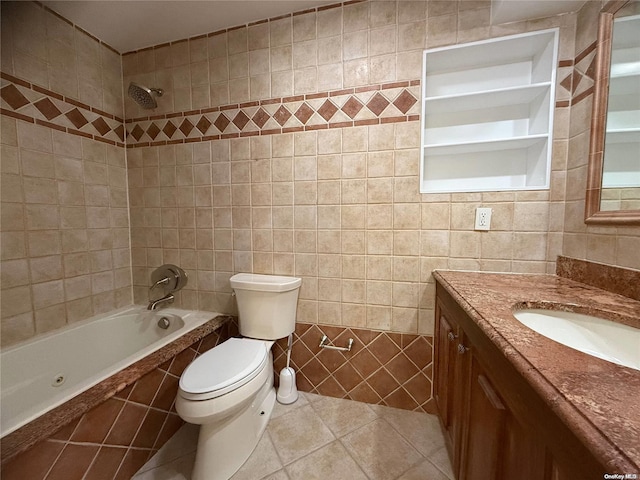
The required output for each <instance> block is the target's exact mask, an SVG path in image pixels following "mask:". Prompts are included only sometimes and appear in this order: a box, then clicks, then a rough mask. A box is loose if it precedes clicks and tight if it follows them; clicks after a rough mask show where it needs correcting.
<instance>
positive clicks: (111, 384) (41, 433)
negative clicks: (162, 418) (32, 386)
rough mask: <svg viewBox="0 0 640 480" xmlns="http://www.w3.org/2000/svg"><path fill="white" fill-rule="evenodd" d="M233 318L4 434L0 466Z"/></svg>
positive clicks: (220, 318) (197, 331) (187, 337)
mask: <svg viewBox="0 0 640 480" xmlns="http://www.w3.org/2000/svg"><path fill="white" fill-rule="evenodd" d="M233 319H234V317H232V316H229V315H217V316H216V317H214V318H212V319H211V320H209V321H208V322H207V323H205V324H203V325H201V326H199V327H197V328H195V329H193V330H191V331H190V332H187V333H185V334H184V335H182V336H181V337H180V338H178V339H176V340H174V341H173V342H172V343H170V344H168V345H165V346H163V347H161V348H160V349H158V350H156V351H155V352H153V353H151V354H149V355H147V356H146V357H145V358H143V359H141V360H139V361H137V362H135V363H133V364H132V365H129V366H128V367H126V368H124V369H122V370H120V371H119V372H117V373H116V374H114V375H112V376H111V377H109V378H108V379H106V380H104V381H103V382H100V383H98V384H97V385H95V386H93V387H91V388H90V389H88V390H86V391H84V392H82V393H81V394H80V395H77V396H76V397H74V398H72V399H71V400H69V401H68V402H66V403H64V404H63V405H60V406H59V407H56V408H54V409H53V410H51V411H49V412H47V413H45V414H44V415H42V416H41V417H38V418H37V419H35V420H33V421H32V422H30V423H28V424H27V425H24V426H23V427H21V428H19V429H17V430H16V431H14V432H12V433H10V434H8V435H7V436H5V437H4V438H2V440H1V441H0V450H1V452H2V462H1V463H2V465H5V464H7V463H8V462H10V461H11V460H12V459H13V458H15V457H16V455H18V454H20V453H22V452H24V451H26V450H28V449H29V448H30V447H32V446H33V445H35V444H36V443H38V442H39V441H41V440H45V439H47V438H49V437H50V436H51V435H53V434H54V433H55V432H57V431H58V430H59V429H61V428H62V427H64V426H65V425H67V424H69V423H70V422H72V421H73V420H75V419H77V418H79V417H80V416H81V415H83V414H84V413H86V412H88V411H89V410H91V409H92V408H93V407H95V406H97V405H99V404H100V403H102V402H104V401H105V400H107V399H109V398H111V397H113V396H115V395H117V394H118V393H119V392H121V391H122V390H124V389H125V388H127V387H128V386H129V385H131V384H133V383H134V382H135V381H136V380H138V379H139V378H141V377H142V376H143V375H145V374H146V373H148V372H150V371H151V370H153V369H154V368H156V367H158V366H160V365H162V364H163V363H164V362H166V361H167V360H170V359H171V358H173V357H174V356H175V355H177V354H179V353H180V352H182V351H183V350H185V349H186V348H188V347H189V346H191V345H192V344H193V343H195V342H197V341H199V340H201V339H203V338H204V337H206V336H207V335H209V334H210V333H213V332H215V331H216V330H218V329H219V328H221V327H223V326H224V325H226V324H228V323H229V322H230V321H232V320H233Z"/></svg>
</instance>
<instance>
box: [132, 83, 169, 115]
mask: <svg viewBox="0 0 640 480" xmlns="http://www.w3.org/2000/svg"><path fill="white" fill-rule="evenodd" d="M162 93H163V92H162V89H160V88H147V87H144V86H142V85H138V84H137V83H133V82H131V83H130V84H129V96H130V97H131V98H133V99H134V100H135V102H136V103H137V104H138V105H140V106H141V107H142V108H145V109H147V110H150V109H152V108H156V107H157V106H158V104H157V103H156V99H155V97H161V96H162Z"/></svg>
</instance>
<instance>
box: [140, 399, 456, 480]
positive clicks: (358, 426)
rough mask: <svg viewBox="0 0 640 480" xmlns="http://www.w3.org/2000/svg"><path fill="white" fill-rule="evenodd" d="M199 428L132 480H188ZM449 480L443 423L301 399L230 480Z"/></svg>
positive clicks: (188, 430)
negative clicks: (344, 479) (441, 427)
mask: <svg viewBox="0 0 640 480" xmlns="http://www.w3.org/2000/svg"><path fill="white" fill-rule="evenodd" d="M197 436H198V427H197V426H195V425H189V424H187V425H185V426H184V427H182V428H181V429H180V430H179V431H178V433H176V435H174V437H172V439H171V440H169V442H167V444H166V445H165V446H164V447H162V449H161V450H160V451H158V453H157V454H156V455H155V456H154V457H153V458H151V460H149V462H147V463H146V464H145V465H144V466H143V467H142V468H141V469H140V470H139V471H138V473H137V474H136V475H135V476H134V477H133V479H134V480H189V479H190V478H191V469H192V467H193V461H194V458H195V447H196V442H197ZM334 478H348V479H351V480H367V479H370V480H452V479H453V478H454V477H453V472H452V469H451V464H450V463H449V458H448V456H447V451H446V448H445V446H444V439H443V437H442V433H441V431H440V426H439V424H438V419H437V417H436V416H434V415H429V414H427V413H419V412H411V411H408V410H400V409H397V408H391V407H385V406H380V405H369V404H366V403H361V402H355V401H352V400H343V399H337V398H331V397H324V396H320V395H315V394H312V393H302V392H301V393H300V398H299V399H298V401H297V402H295V403H294V404H292V405H280V404H279V403H276V406H275V408H274V411H273V414H272V416H271V420H270V421H269V425H268V426H267V430H266V431H265V433H264V435H263V436H262V439H261V440H260V442H259V443H258V446H257V447H256V449H255V450H254V452H253V453H252V455H251V457H249V459H248V460H247V462H246V463H245V464H244V465H243V466H242V467H241V468H240V470H239V471H238V472H237V473H236V474H235V475H234V476H233V477H232V479H231V480H298V479H299V480H314V479H318V480H320V479H322V480H331V479H334Z"/></svg>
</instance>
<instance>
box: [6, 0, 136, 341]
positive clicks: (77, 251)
mask: <svg viewBox="0 0 640 480" xmlns="http://www.w3.org/2000/svg"><path fill="white" fill-rule="evenodd" d="M1 32H2V41H1V44H2V55H1V62H2V66H1V70H2V72H1V74H0V78H1V81H0V103H1V104H0V108H1V113H2V125H1V128H0V131H1V144H2V151H1V155H2V198H1V200H2V206H1V210H2V220H1V228H2V239H1V242H0V248H1V252H2V254H1V259H2V265H1V266H0V268H1V270H2V283H1V287H2V300H3V301H2V321H1V332H2V346H3V347H4V346H8V345H12V344H15V343H17V342H20V341H22V340H25V339H27V338H30V337H33V336H35V335H38V334H41V333H45V332H49V331H52V330H55V329H57V328H62V327H64V326H66V325H68V324H71V323H73V322H76V321H79V320H84V319H87V318H90V317H93V316H94V315H98V314H102V313H104V312H107V311H111V310H114V309H116V308H120V307H123V306H126V305H130V304H131V303H132V291H131V250H130V237H131V235H130V229H129V209H128V199H127V197H128V194H127V169H126V151H125V149H124V148H123V146H124V125H123V117H124V111H123V101H122V98H123V96H122V60H121V56H120V55H119V53H118V52H116V51H114V50H113V49H111V48H110V47H109V46H108V45H105V44H104V43H103V42H101V41H100V40H98V39H96V38H94V37H92V36H90V35H88V34H87V33H86V32H85V31H83V30H82V29H79V28H78V27H76V26H74V25H73V24H71V23H70V22H69V21H67V20H65V19H63V18H61V17H60V16H58V15H56V14H54V13H53V12H51V11H50V10H49V9H47V8H46V7H44V6H43V5H42V4H41V3H37V2H3V3H2V29H1Z"/></svg>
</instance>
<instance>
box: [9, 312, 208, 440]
mask: <svg viewBox="0 0 640 480" xmlns="http://www.w3.org/2000/svg"><path fill="white" fill-rule="evenodd" d="M217 315H218V314H216V313H211V312H200V311H188V310H180V309H175V308H168V309H163V310H157V311H154V312H150V311H148V310H146V309H145V307H141V306H133V307H131V306H130V307H125V308H121V309H118V310H115V311H112V312H109V313H107V314H104V315H99V316H96V317H93V318H90V319H88V320H84V321H82V322H78V323H76V324H73V325H70V326H69V327H65V328H63V329H60V330H56V331H54V332H51V333H49V334H45V335H42V336H38V337H37V338H35V339H34V340H29V341H26V342H24V343H21V344H18V345H15V346H12V347H9V348H5V349H3V350H2V353H1V354H0V370H1V377H0V385H1V395H0V409H1V412H0V419H1V435H0V437H4V436H5V435H7V434H9V433H11V432H13V431H15V430H17V429H18V428H20V427H21V426H23V425H25V424H27V423H29V422H31V421H32V420H34V419H35V418H37V417H39V416H41V415H43V414H44V413H46V412H48V411H49V410H52V409H53V408H55V407H57V406H59V405H62V404H63V403H65V402H67V401H68V400H70V399H71V398H73V397H75V396H76V395H78V394H80V393H81V392H83V391H85V390H87V389H89V388H91V387H93V386H94V385H96V384H98V383H100V382H102V381H103V380H105V379H107V378H109V377H110V376H112V375H113V374H114V373H116V372H118V371H120V370H122V369H123V368H125V367H127V366H129V365H131V364H133V363H135V362H137V361H138V360H140V359H142V358H144V357H146V356H147V355H149V354H150V353H152V352H155V351H156V350H158V349H160V348H161V347H163V346H165V345H168V344H170V343H171V342H173V341H174V340H176V339H178V338H179V337H181V336H182V335H184V334H186V333H187V332H190V331H192V330H194V329H195V328H198V327H199V326H201V325H204V324H205V323H207V322H208V321H209V320H211V319H212V318H214V317H216V316H217ZM162 317H167V318H168V319H169V320H170V326H169V328H168V329H166V330H165V329H162V328H160V327H158V320H159V319H160V318H162Z"/></svg>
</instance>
